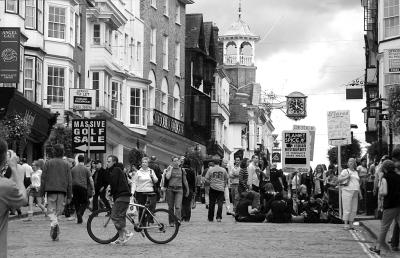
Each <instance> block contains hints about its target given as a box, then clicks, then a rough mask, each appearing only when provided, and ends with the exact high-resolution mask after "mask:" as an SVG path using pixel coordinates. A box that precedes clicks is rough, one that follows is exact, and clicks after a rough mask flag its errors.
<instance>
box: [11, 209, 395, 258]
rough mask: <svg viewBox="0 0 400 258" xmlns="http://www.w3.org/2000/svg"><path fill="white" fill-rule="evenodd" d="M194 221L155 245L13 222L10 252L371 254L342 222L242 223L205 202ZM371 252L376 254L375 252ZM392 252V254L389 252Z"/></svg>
mask: <svg viewBox="0 0 400 258" xmlns="http://www.w3.org/2000/svg"><path fill="white" fill-rule="evenodd" d="M193 212H194V214H193V217H192V221H191V222H189V223H185V224H183V225H182V227H181V229H180V231H179V234H178V236H177V238H176V239H175V240H173V242H171V243H169V244H167V245H157V244H153V243H152V242H150V241H149V240H147V239H144V238H142V237H141V235H140V234H135V236H134V238H132V240H131V241H130V242H129V243H128V244H127V245H126V246H112V245H100V244H97V243H95V242H93V241H92V240H91V239H90V238H89V236H88V234H87V232H86V225H85V224H83V225H78V224H76V223H75V222H73V221H66V220H65V219H62V222H61V236H60V241H58V242H53V241H51V240H50V237H49V222H48V221H47V220H45V218H44V216H35V217H34V220H33V221H32V222H23V221H21V220H15V221H11V222H10V225H9V256H10V257H110V256H114V257H136V256H140V257H208V258H209V257H368V255H367V253H366V252H365V251H364V250H363V248H362V245H363V243H365V242H366V243H368V242H369V240H368V239H367V240H364V239H363V240H356V239H355V238H354V236H352V234H350V233H349V232H348V231H345V230H343V229H342V227H341V226H340V225H332V224H270V223H251V224H248V223H236V222H235V221H234V219H233V218H232V217H228V216H224V218H223V220H222V222H221V223H218V222H213V223H210V222H208V221H207V219H206V217H207V216H206V212H207V210H206V209H205V208H204V205H201V204H200V205H197V208H196V209H195V210H193ZM370 257H371V256H370ZM387 257H388V256H387Z"/></svg>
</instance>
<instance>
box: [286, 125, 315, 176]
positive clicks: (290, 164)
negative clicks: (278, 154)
mask: <svg viewBox="0 0 400 258" xmlns="http://www.w3.org/2000/svg"><path fill="white" fill-rule="evenodd" d="M310 146H311V145H310V133H309V132H308V131H304V130H292V131H283V132H282V168H283V171H284V172H288V173H292V172H301V173H303V172H307V171H309V169H310V153H311V151H310Z"/></svg>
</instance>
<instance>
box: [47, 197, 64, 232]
mask: <svg viewBox="0 0 400 258" xmlns="http://www.w3.org/2000/svg"><path fill="white" fill-rule="evenodd" d="M64 205H65V193H61V192H60V193H47V211H48V215H49V218H50V221H51V222H50V226H52V227H54V226H55V225H58V216H59V215H60V214H61V213H62V211H63V210H64Z"/></svg>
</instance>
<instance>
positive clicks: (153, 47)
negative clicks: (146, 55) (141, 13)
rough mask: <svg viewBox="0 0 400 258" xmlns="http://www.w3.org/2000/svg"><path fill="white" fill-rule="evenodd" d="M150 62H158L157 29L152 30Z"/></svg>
mask: <svg viewBox="0 0 400 258" xmlns="http://www.w3.org/2000/svg"><path fill="white" fill-rule="evenodd" d="M150 62H152V63H154V64H157V29H156V28H152V29H151V30H150Z"/></svg>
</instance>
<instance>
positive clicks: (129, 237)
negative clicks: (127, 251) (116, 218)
mask: <svg viewBox="0 0 400 258" xmlns="http://www.w3.org/2000/svg"><path fill="white" fill-rule="evenodd" d="M132 237H133V232H129V233H126V235H125V238H124V239H123V240H122V242H121V244H122V245H123V244H126V243H127V242H128V241H129V240H130V239H131V238H132Z"/></svg>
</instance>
